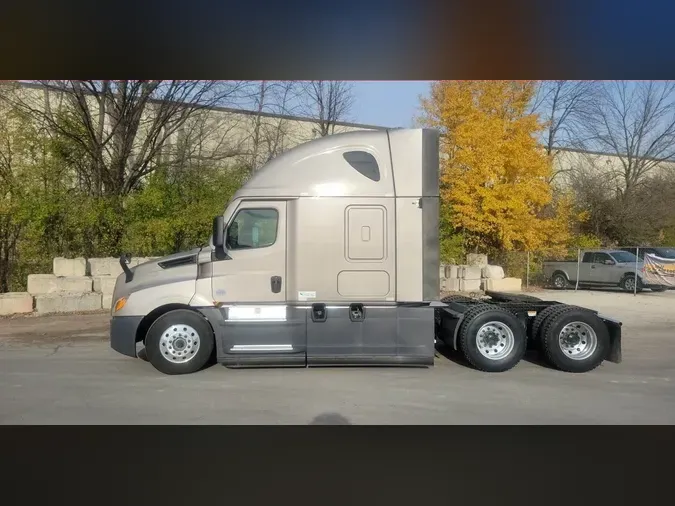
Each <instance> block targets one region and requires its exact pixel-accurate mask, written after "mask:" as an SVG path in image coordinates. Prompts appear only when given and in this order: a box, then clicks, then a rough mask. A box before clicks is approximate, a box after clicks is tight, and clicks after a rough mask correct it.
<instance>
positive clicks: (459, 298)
mask: <svg viewBox="0 0 675 506" xmlns="http://www.w3.org/2000/svg"><path fill="white" fill-rule="evenodd" d="M475 301H476V299H472V298H471V297H465V296H464V295H448V296H447V297H443V298H442V299H441V302H445V303H446V304H447V303H448V302H475Z"/></svg>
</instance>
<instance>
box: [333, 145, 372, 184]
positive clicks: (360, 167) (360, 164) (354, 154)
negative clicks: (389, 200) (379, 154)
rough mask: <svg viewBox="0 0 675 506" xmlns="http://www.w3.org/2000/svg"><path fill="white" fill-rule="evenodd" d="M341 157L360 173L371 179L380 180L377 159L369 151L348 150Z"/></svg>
mask: <svg viewBox="0 0 675 506" xmlns="http://www.w3.org/2000/svg"><path fill="white" fill-rule="evenodd" d="M342 157H343V158H344V159H345V160H346V161H347V163H349V165H351V166H352V167H353V168H354V169H356V171H357V172H359V173H360V174H361V175H363V176H366V177H367V178H368V179H371V180H373V181H379V180H380V167H379V166H378V165H377V160H375V157H374V156H373V155H371V154H370V153H366V152H365V151H348V152H347V153H345V154H343V155H342Z"/></svg>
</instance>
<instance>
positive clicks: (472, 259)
mask: <svg viewBox="0 0 675 506" xmlns="http://www.w3.org/2000/svg"><path fill="white" fill-rule="evenodd" d="M466 263H467V264H469V265H471V266H477V267H481V268H483V267H485V266H486V265H487V264H488V257H487V255H483V254H482V253H469V254H468V255H466Z"/></svg>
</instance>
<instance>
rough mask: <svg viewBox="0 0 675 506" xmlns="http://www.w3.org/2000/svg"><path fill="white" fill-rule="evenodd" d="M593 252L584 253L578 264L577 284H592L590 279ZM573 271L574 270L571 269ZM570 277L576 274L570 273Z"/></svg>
mask: <svg viewBox="0 0 675 506" xmlns="http://www.w3.org/2000/svg"><path fill="white" fill-rule="evenodd" d="M593 255H594V253H593V252H586V253H584V256H583V257H582V259H581V263H580V264H579V283H592V282H593V281H592V279H591V266H592V265H593ZM572 270H574V269H572ZM570 274H571V275H572V276H576V272H571V273H570Z"/></svg>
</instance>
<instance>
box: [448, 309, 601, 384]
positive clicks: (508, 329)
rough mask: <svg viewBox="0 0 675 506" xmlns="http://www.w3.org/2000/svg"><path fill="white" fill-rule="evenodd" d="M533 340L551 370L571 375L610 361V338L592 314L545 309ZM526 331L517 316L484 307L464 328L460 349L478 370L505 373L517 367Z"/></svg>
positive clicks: (470, 312) (534, 328) (467, 316)
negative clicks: (606, 360)
mask: <svg viewBox="0 0 675 506" xmlns="http://www.w3.org/2000/svg"><path fill="white" fill-rule="evenodd" d="M529 334H530V337H531V339H532V341H534V343H535V346H536V348H537V349H538V350H539V352H540V353H541V355H542V356H543V358H544V360H545V361H546V363H548V365H550V366H551V367H553V368H555V369H558V370H561V371H565V372H571V373H582V372H588V371H591V370H593V369H595V368H596V367H598V366H599V365H600V364H601V363H602V362H603V361H604V359H605V357H607V355H608V352H609V348H610V337H609V332H608V330H607V327H606V325H605V324H604V322H603V321H602V320H601V319H600V318H599V317H598V316H597V315H596V314H595V313H593V312H591V311H588V310H586V309H583V308H579V307H575V306H567V305H565V304H558V305H555V306H550V307H547V308H546V309H544V310H543V311H541V312H540V313H539V315H537V317H535V318H534V320H533V321H532V323H531V325H530V332H529ZM527 343H528V332H527V329H526V327H525V325H523V323H522V322H521V321H520V320H519V319H518V317H516V315H515V314H513V313H511V312H510V311H508V310H506V309H503V308H501V307H498V306H492V305H489V304H480V305H478V306H475V307H473V308H471V309H469V310H468V311H467V312H466V313H465V315H464V318H463V320H462V322H461V324H460V328H459V332H458V348H459V350H460V352H461V353H462V355H463V356H464V358H465V359H466V360H467V362H469V364H471V365H472V366H473V367H474V368H476V369H478V370H480V371H484V372H504V371H508V370H509V369H512V368H513V367H515V366H516V365H517V364H518V362H520V360H521V359H522V358H523V356H524V355H525V352H526V350H527Z"/></svg>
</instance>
